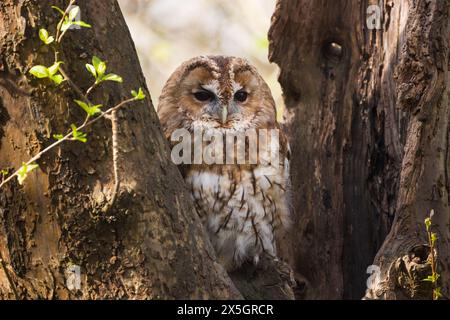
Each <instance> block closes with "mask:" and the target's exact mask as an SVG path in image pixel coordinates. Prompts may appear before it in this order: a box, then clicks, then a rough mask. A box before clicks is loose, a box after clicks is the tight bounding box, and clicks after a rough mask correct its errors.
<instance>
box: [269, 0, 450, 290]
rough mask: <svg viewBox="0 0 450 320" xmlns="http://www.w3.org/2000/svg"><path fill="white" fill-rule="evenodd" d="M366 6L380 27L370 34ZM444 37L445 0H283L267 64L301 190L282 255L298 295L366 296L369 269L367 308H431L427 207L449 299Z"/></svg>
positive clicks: (295, 185)
mask: <svg viewBox="0 0 450 320" xmlns="http://www.w3.org/2000/svg"><path fill="white" fill-rule="evenodd" d="M372 4H379V8H380V14H381V15H380V18H381V24H380V28H379V29H370V28H369V27H368V26H369V25H370V24H369V22H367V18H368V17H369V16H368V14H367V9H368V7H369V5H372ZM449 37H450V31H449V2H448V1H445V0H436V1H413V0H410V1H407V0H402V1H383V0H381V1H379V2H378V1H376V2H375V1H367V0H363V1H350V0H349V1H344V0H340V1H328V0H319V1H311V0H279V1H278V3H277V8H276V12H275V14H274V17H273V20H272V27H271V30H270V32H269V38H270V60H271V61H273V62H276V63H277V64H278V65H279V66H280V68H281V73H280V78H279V81H280V83H281V85H282V87H283V91H284V98H285V102H286V106H287V112H286V114H287V116H286V121H287V128H288V130H289V133H290V136H291V148H292V159H293V161H292V179H293V189H294V190H295V192H296V194H295V196H294V208H295V226H294V228H293V232H291V234H290V235H288V237H287V245H286V247H285V248H284V250H283V251H284V252H283V254H284V256H285V258H286V259H287V260H289V261H290V263H291V265H293V266H294V269H295V272H296V274H297V277H299V278H300V277H301V276H304V277H305V278H306V281H305V282H306V286H305V288H306V290H304V291H303V292H300V293H299V296H301V297H306V298H335V299H339V298H356V299H358V298H361V297H362V296H364V294H365V290H366V279H367V278H368V276H369V275H368V274H366V269H367V267H368V266H369V265H371V264H374V265H376V266H378V267H379V268H380V273H379V281H376V282H375V284H374V285H372V286H371V287H370V288H369V289H371V290H367V298H384V299H401V298H431V297H432V293H431V286H430V285H429V283H427V282H424V281H422V279H423V278H424V277H425V276H426V275H427V273H428V274H429V272H430V267H429V264H427V263H426V259H427V257H428V252H429V248H428V247H427V246H424V244H425V243H427V238H426V231H425V225H424V219H425V217H426V216H427V215H428V214H429V212H430V210H431V209H434V210H435V212H436V214H435V216H434V217H433V227H432V228H433V230H434V231H435V232H437V233H438V237H439V240H438V245H437V252H438V259H439V265H438V271H439V272H440V273H441V283H440V286H441V287H442V289H443V292H444V294H447V295H448V291H449V267H450V265H449V263H450V260H449V258H450V245H449V240H450V237H449V236H450V235H449V222H450V210H449V201H450V198H449V189H450V181H449V176H448V170H449V167H450V156H449V139H448V137H449V115H450V106H449V93H450V86H449V39H450V38H449ZM423 249H425V250H423ZM374 258H375V259H374ZM373 261H374V262H373ZM375 268H376V267H375Z"/></svg>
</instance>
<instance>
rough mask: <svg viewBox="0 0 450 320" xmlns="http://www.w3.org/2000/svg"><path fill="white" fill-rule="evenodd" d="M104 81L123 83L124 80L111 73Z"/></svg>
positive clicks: (103, 78) (104, 77)
mask: <svg viewBox="0 0 450 320" xmlns="http://www.w3.org/2000/svg"><path fill="white" fill-rule="evenodd" d="M102 81H115V82H123V79H122V77H121V76H118V75H117V74H114V73H110V74H107V75H106V76H103V77H102Z"/></svg>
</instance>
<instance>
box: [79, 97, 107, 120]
mask: <svg viewBox="0 0 450 320" xmlns="http://www.w3.org/2000/svg"><path fill="white" fill-rule="evenodd" d="M74 101H75V103H76V104H78V105H79V106H80V107H81V108H83V110H84V111H86V113H87V114H88V115H89V116H95V115H96V114H98V113H101V112H102V110H100V108H101V107H102V105H101V104H97V105H95V106H93V105H88V104H87V103H84V102H83V101H80V100H74Z"/></svg>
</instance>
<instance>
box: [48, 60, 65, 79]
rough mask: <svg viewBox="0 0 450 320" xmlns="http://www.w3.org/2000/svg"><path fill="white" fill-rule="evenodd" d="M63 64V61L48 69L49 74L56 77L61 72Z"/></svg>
mask: <svg viewBox="0 0 450 320" xmlns="http://www.w3.org/2000/svg"><path fill="white" fill-rule="evenodd" d="M61 64H62V62H61V61H58V62H55V63H54V64H53V65H52V66H50V67H48V73H49V74H50V76H53V75H55V74H56V73H57V72H58V71H59V66H60V65H61Z"/></svg>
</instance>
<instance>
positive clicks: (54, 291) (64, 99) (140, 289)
mask: <svg viewBox="0 0 450 320" xmlns="http://www.w3.org/2000/svg"><path fill="white" fill-rule="evenodd" d="M67 3H68V1H61V0H45V1H42V0H39V1H38V0H25V1H17V0H4V1H2V2H1V3H0V57H1V64H0V68H1V70H0V168H7V167H9V168H12V169H17V168H18V167H20V166H21V163H22V162H23V161H27V160H28V159H29V158H30V156H31V155H34V154H35V153H36V152H38V151H39V150H42V148H44V147H45V146H47V145H49V143H51V141H52V139H53V138H52V135H53V134H54V133H61V132H64V131H65V130H66V129H67V127H68V124H70V123H80V121H82V119H83V112H82V110H80V109H79V108H78V107H76V106H74V104H73V102H72V100H73V99H76V98H77V96H76V94H75V93H74V92H72V91H71V90H70V89H69V87H68V86H67V85H62V86H61V87H58V88H55V87H52V86H51V85H49V84H47V85H46V86H44V85H43V82H42V81H37V80H34V79H31V78H30V77H29V76H27V72H28V71H29V69H30V67H31V66H33V65H35V64H44V65H50V64H51V63H52V57H53V54H52V52H50V51H48V50H47V49H46V48H44V47H40V40H39V38H38V30H39V28H40V27H45V28H47V29H48V30H54V28H55V25H56V23H57V21H58V19H59V18H60V16H59V14H58V13H57V12H56V11H54V10H52V9H51V8H50V6H51V5H58V6H60V7H65V6H66V5H67ZM80 5H81V7H82V19H83V20H85V21H88V22H89V23H91V24H92V25H93V28H92V29H83V30H80V31H71V32H69V33H68V35H67V38H66V40H65V44H64V50H63V52H62V59H63V60H64V61H65V65H64V66H65V68H66V69H67V70H66V71H68V72H69V73H70V74H71V76H72V78H73V79H75V81H76V82H77V83H78V84H79V85H80V86H81V87H82V88H83V89H86V88H87V87H88V86H89V85H90V84H91V79H90V78H89V75H88V74H87V72H86V71H85V70H84V64H85V63H87V62H88V61H89V60H90V58H91V56H92V55H94V54H95V55H98V56H100V57H102V58H103V59H106V60H107V61H108V66H109V68H110V70H113V71H114V72H117V73H118V74H120V75H122V76H123V78H124V85H123V86H118V85H117V84H108V85H106V86H104V87H102V88H100V89H97V90H96V91H95V94H94V98H93V100H95V101H96V102H99V103H103V104H104V105H105V106H112V105H114V104H116V103H117V102H119V101H120V100H121V99H123V98H124V97H128V96H129V92H130V90H131V89H135V88H137V87H139V86H143V85H144V83H145V80H144V77H143V75H142V72H141V69H140V67H139V62H138V58H137V55H136V52H135V49H134V46H133V43H132V40H131V38H130V35H129V32H128V29H127V26H126V24H125V22H124V19H123V17H122V14H121V12H120V9H119V7H118V4H117V3H116V1H115V0H104V1H94V0H87V1H80ZM146 93H147V97H149V95H148V92H147V91H146ZM119 116H120V125H119V132H120V137H121V138H120V139H119V151H120V152H119V167H120V175H121V187H120V194H119V197H118V199H117V202H116V205H115V207H114V209H113V210H112V211H111V212H109V213H108V214H105V213H104V212H102V208H103V207H104V206H105V204H106V203H107V201H108V200H109V198H110V196H111V190H112V188H113V186H114V179H113V169H112V150H111V126H110V123H109V121H106V120H105V121H100V122H98V123H97V124H95V125H94V127H92V128H90V129H89V130H87V133H88V138H89V141H88V143H86V144H85V145H83V144H81V143H78V142H76V143H75V142H69V143H66V144H64V145H62V146H61V147H59V148H57V149H55V150H54V151H52V152H50V153H48V154H47V155H46V156H44V157H42V158H41V159H40V160H39V161H38V164H39V166H40V170H37V171H36V172H34V173H33V174H31V176H30V177H29V178H28V179H27V180H26V182H25V186H23V187H20V186H19V185H18V184H17V182H15V181H14V182H13V183H10V184H8V185H7V186H6V187H5V188H3V189H2V190H0V253H1V256H2V258H3V259H4V261H3V263H2V265H0V298H29V299H31V298H46V299H51V298H59V299H64V298H95V299H99V298H129V299H133V298H136V299H145V298H239V297H240V294H239V293H238V291H237V290H236V289H235V287H234V285H233V284H232V283H231V281H230V279H229V278H228V276H227V275H226V273H225V272H224V270H223V269H222V267H221V266H219V265H218V264H217V263H216V262H215V256H214V252H213V250H212V247H211V246H210V244H209V242H208V241H207V240H206V238H205V233H204V231H203V229H202V227H201V225H200V222H199V220H198V218H197V215H196V214H194V209H193V207H192V204H191V202H190V201H189V197H188V193H187V191H186V189H185V187H184V185H183V183H182V178H181V176H180V174H179V172H178V170H177V169H176V167H175V166H174V165H173V164H172V163H171V161H170V157H169V154H168V148H167V144H166V142H165V140H164V138H163V136H162V134H161V130H160V128H159V122H158V120H157V116H156V113H155V112H154V110H153V107H152V105H151V102H150V99H149V98H148V99H147V100H146V102H144V103H135V104H134V105H132V106H130V107H127V108H126V109H124V110H123V111H121V112H119ZM125 159H126V161H125ZM71 264H75V265H79V266H80V267H81V275H82V277H81V290H78V291H70V290H68V289H67V287H66V276H67V275H66V274H65V270H66V269H67V268H68V267H69V266H70V265H71ZM3 266H4V267H3ZM5 272H6V273H5Z"/></svg>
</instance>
